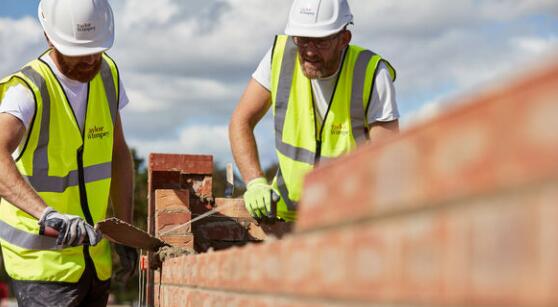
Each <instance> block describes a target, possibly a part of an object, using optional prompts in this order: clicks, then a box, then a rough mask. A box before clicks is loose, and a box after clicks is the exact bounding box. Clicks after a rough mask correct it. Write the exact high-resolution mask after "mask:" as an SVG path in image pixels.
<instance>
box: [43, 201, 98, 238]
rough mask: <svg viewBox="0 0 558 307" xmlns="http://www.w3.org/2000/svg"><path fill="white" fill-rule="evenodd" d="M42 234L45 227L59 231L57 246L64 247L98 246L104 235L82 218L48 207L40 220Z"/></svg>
mask: <svg viewBox="0 0 558 307" xmlns="http://www.w3.org/2000/svg"><path fill="white" fill-rule="evenodd" d="M39 225H41V232H43V231H44V228H45V227H47V226H48V227H52V228H54V229H56V230H57V231H58V238H57V239H56V244H58V245H61V246H62V247H68V246H78V245H91V246H94V245H97V243H99V241H101V238H102V235H101V233H100V232H97V231H96V230H95V229H94V228H93V226H91V225H89V224H88V223H87V222H86V221H84V220H83V219H82V218H81V217H79V216H76V215H70V214H62V213H60V212H58V211H56V210H54V209H52V208H51V207H47V208H46V209H45V210H44V211H43V214H42V215H41V218H40V219H39Z"/></svg>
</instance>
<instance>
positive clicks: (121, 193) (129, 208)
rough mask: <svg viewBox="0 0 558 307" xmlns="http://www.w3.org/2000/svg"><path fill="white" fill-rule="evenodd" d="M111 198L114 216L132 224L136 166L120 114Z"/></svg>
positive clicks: (116, 127)
mask: <svg viewBox="0 0 558 307" xmlns="http://www.w3.org/2000/svg"><path fill="white" fill-rule="evenodd" d="M110 198H111V200H112V208H113V210H114V216H115V217H117V218H119V219H121V220H123V221H125V222H129V223H131V222H132V221H133V220H132V219H133V217H134V164H133V161H132V155H131V154H130V150H129V149H128V145H127V144H126V140H125V139H124V133H123V131H122V122H121V120H120V114H118V115H117V117H116V124H115V127H114V147H113V150H112V181H111V186H110Z"/></svg>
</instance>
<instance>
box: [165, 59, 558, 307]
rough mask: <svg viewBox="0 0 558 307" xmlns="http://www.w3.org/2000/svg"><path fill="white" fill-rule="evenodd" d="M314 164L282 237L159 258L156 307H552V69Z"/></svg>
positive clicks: (555, 147) (556, 161) (556, 164)
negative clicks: (290, 229) (292, 223)
mask: <svg viewBox="0 0 558 307" xmlns="http://www.w3.org/2000/svg"><path fill="white" fill-rule="evenodd" d="M463 102H464V103H461V104H458V106H457V107H455V108H454V109H453V110H451V111H449V112H447V113H446V114H443V115H441V116H440V117H439V118H436V119H435V120H432V121H430V122H428V123H424V124H422V125H420V126H416V127H414V128H412V129H409V130H408V131H405V132H404V133H402V134H401V135H400V136H398V137H396V138H393V139H389V140H385V141H383V142H382V143H380V144H375V145H371V146H364V147H362V148H360V149H359V150H357V151H356V152H355V153H354V154H351V155H349V156H346V157H344V158H341V159H338V160H337V161H333V162H331V163H329V164H328V165H322V166H321V167H320V168H318V169H316V170H315V171H314V172H312V173H311V174H310V175H309V176H308V177H307V179H306V181H305V189H304V193H303V199H302V201H301V204H300V211H299V221H298V223H297V225H296V231H295V233H294V234H292V235H290V236H287V237H285V238H284V239H282V240H274V241H267V242H265V243H262V244H257V245H248V246H244V247H234V248H230V249H227V250H224V251H217V252H207V253H202V254H198V255H191V256H183V257H177V258H173V259H168V260H167V261H165V263H164V264H163V269H162V272H161V276H160V277H161V280H160V284H159V285H158V286H157V287H156V293H155V303H156V305H159V306H324V305H330V306H360V305H363V306H364V305H366V306H369V305H378V306H388V305H389V306H391V305H392V304H400V305H426V306H432V305H439V306H487V305H491V306H492V305H498V306H557V305H558V291H556V285H558V260H557V259H558V223H557V221H558V134H557V133H558V65H551V66H549V67H548V68H547V69H545V70H541V71H538V72H535V73H533V74H531V75H529V76H528V78H525V79H524V80H520V81H516V82H512V83H510V84H509V85H508V86H503V87H500V88H498V89H495V90H492V91H490V92H485V93H482V94H478V95H477V96H475V97H474V98H473V99H470V100H469V101H463Z"/></svg>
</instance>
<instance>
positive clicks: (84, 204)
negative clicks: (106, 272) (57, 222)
mask: <svg viewBox="0 0 558 307" xmlns="http://www.w3.org/2000/svg"><path fill="white" fill-rule="evenodd" d="M77 162H78V180H79V199H80V203H81V210H82V211H83V216H84V217H85V221H87V223H88V224H89V225H91V226H94V225H95V224H94V222H93V217H92V216H91V211H89V204H88V201H87V190H86V188H85V174H84V173H83V147H82V148H80V149H79V150H78V152H77ZM83 257H84V259H85V264H86V267H87V266H89V267H90V268H92V269H93V272H95V265H94V264H93V259H91V254H89V245H84V246H83ZM85 270H87V268H85Z"/></svg>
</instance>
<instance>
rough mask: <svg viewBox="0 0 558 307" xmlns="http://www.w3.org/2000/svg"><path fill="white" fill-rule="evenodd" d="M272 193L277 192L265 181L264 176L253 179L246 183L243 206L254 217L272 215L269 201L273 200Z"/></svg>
mask: <svg viewBox="0 0 558 307" xmlns="http://www.w3.org/2000/svg"><path fill="white" fill-rule="evenodd" d="M273 194H275V195H278V194H279V193H277V191H275V190H274V189H273V188H272V187H271V185H269V184H268V183H267V179H265V178H264V177H258V178H256V179H253V180H251V181H250V182H249V183H248V185H246V192H245V193H244V206H245V207H246V210H248V212H249V213H250V215H251V216H252V217H254V218H261V217H264V216H268V217H274V216H273V215H274V213H273V212H272V210H271V202H272V201H275V200H274V197H273Z"/></svg>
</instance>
